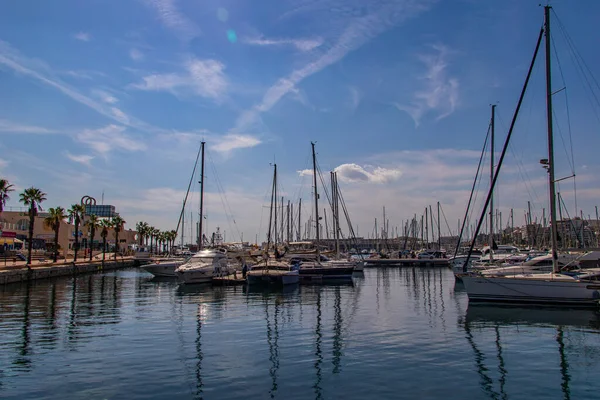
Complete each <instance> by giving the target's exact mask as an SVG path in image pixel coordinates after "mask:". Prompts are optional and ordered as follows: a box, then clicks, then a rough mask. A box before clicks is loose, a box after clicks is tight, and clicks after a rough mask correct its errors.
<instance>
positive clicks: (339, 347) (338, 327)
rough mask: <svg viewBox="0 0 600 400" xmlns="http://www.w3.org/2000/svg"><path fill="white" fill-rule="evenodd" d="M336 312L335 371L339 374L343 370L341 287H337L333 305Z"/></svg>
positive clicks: (334, 329) (334, 339) (333, 361)
mask: <svg viewBox="0 0 600 400" xmlns="http://www.w3.org/2000/svg"><path fill="white" fill-rule="evenodd" d="M333 309H334V312H335V316H334V323H333V358H332V363H333V373H334V374H339V373H340V370H341V358H342V345H343V341H342V324H343V320H342V295H341V292H340V287H339V286H336V288H335V302H334V305H333Z"/></svg>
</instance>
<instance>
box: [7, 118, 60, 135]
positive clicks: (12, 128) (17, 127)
mask: <svg viewBox="0 0 600 400" xmlns="http://www.w3.org/2000/svg"><path fill="white" fill-rule="evenodd" d="M0 132H7V133H34V134H47V133H57V132H56V131H55V130H53V129H48V128H43V127H41V126H32V125H22V124H18V123H16V122H11V121H8V120H5V119H0Z"/></svg>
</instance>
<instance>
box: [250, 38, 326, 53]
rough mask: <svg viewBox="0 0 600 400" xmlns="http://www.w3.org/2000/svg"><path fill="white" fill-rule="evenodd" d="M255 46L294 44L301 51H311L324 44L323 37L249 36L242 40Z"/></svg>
mask: <svg viewBox="0 0 600 400" xmlns="http://www.w3.org/2000/svg"><path fill="white" fill-rule="evenodd" d="M242 43H246V44H249V45H253V46H277V47H279V46H293V47H295V48H296V49H298V50H300V51H311V50H314V49H316V48H317V47H320V46H321V45H322V44H323V38H320V37H317V38H312V39H267V38H264V37H258V38H247V39H244V40H243V41H242Z"/></svg>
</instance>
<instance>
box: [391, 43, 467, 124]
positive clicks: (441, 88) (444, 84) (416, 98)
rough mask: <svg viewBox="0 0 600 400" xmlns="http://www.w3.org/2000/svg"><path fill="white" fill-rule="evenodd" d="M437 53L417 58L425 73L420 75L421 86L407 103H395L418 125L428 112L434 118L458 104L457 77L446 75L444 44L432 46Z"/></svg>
mask: <svg viewBox="0 0 600 400" xmlns="http://www.w3.org/2000/svg"><path fill="white" fill-rule="evenodd" d="M432 47H433V49H434V50H435V52H436V53H437V54H422V55H420V56H419V60H420V61H421V62H422V63H423V64H425V67H426V69H427V70H426V73H425V75H423V76H421V77H420V80H422V81H423V82H424V84H423V86H424V87H423V88H422V89H420V90H417V91H416V92H415V93H414V95H413V99H412V101H411V102H410V104H408V105H403V104H395V106H396V108H398V109H399V110H400V111H405V112H407V113H408V114H409V115H410V116H411V118H412V119H413V120H414V122H415V125H416V126H419V124H420V122H421V119H422V118H423V117H424V116H425V115H426V114H427V113H430V112H434V113H435V114H436V120H440V119H442V118H445V117H447V116H448V115H450V114H452V113H453V112H454V110H455V109H456V107H457V106H458V88H459V83H458V79H456V78H452V77H449V76H448V73H447V67H448V60H447V59H448V54H449V50H448V48H447V47H446V46H441V45H435V46H432Z"/></svg>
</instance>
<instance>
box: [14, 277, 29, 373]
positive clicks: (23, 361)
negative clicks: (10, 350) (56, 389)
mask: <svg viewBox="0 0 600 400" xmlns="http://www.w3.org/2000/svg"><path fill="white" fill-rule="evenodd" d="M30 296H31V282H27V283H26V285H25V297H24V299H23V301H24V303H25V304H24V307H23V326H22V328H21V334H20V337H19V341H18V344H17V350H18V352H17V354H18V356H17V358H16V359H15V361H14V364H15V367H17V368H18V370H20V371H23V372H29V371H31V368H32V365H31V359H30V357H29V355H30V352H31V348H30V341H31V332H30V329H31V320H30V319H29V307H30V300H31V299H30Z"/></svg>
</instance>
